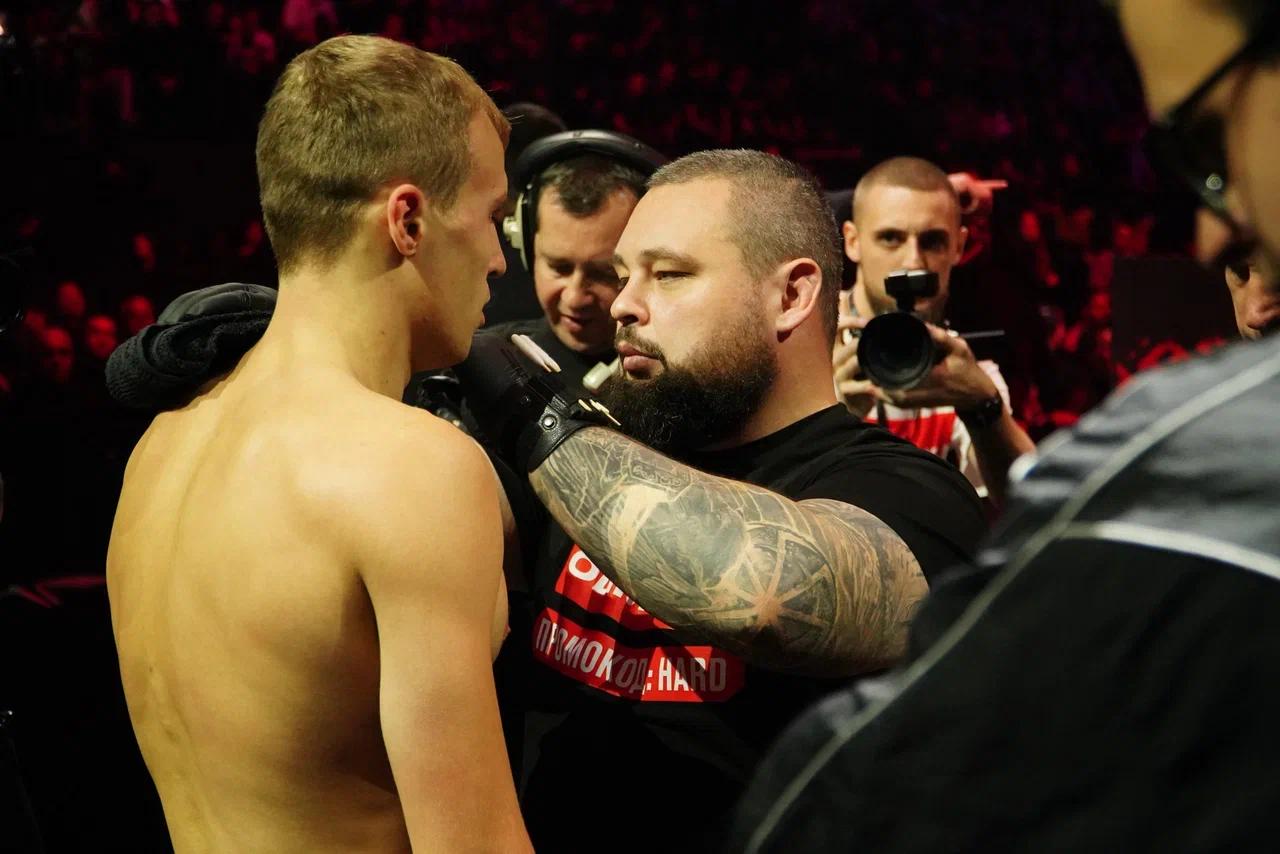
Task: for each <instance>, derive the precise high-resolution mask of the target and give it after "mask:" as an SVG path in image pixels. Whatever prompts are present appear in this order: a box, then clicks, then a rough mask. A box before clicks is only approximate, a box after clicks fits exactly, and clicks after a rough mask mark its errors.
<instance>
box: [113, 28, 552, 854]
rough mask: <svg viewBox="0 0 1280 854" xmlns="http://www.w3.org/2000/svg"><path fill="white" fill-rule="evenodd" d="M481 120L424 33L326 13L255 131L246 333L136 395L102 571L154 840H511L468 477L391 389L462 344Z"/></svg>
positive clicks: (486, 270) (380, 845) (476, 516)
mask: <svg viewBox="0 0 1280 854" xmlns="http://www.w3.org/2000/svg"><path fill="white" fill-rule="evenodd" d="M507 130H508V126H507V123H506V121H505V120H504V119H503V118H502V117H501V114H500V113H499V112H498V111H497V109H496V108H495V107H494V105H493V103H492V102H491V101H490V99H489V98H488V97H487V96H486V95H485V94H484V92H483V91H482V90H481V89H480V88H479V87H478V86H477V85H476V83H475V82H474V81H473V80H472V79H471V78H470V77H468V76H467V74H466V73H465V72H464V71H463V70H462V69H461V68H459V67H458V66H457V65H455V64H454V63H452V62H451V61H449V60H446V59H443V58H441V57H438V56H433V55H431V54H428V53H425V52H422V51H419V50H416V49H414V48H411V47H407V46H404V45H400V44H398V43H395V42H391V41H388V40H384V39H379V38H373V37H354V36H345V37H340V38H336V39H331V40H329V41H327V42H324V43H322V44H320V45H318V46H317V47H315V48H312V49H311V50H308V51H306V52H305V53H303V54H301V55H300V56H298V57H297V58H296V59H294V60H293V61H292V62H291V63H290V64H289V66H288V68H286V69H285V72H284V74H283V76H282V77H281V79H280V81H279V83H278V84H277V87H276V90H275V93H274V94H273V95H272V98H271V101H270V102H269V103H268V105H267V108H266V112H265V115H264V117H263V119H262V123H261V125H260V127H259V131H258V143H257V163H258V178H259V182H260V185H261V194H262V206H263V212H264V215H265V219H266V224H267V229H268V233H269V234H270V237H271V243H272V248H273V250H274V252H275V256H276V260H277V264H278V267H279V270H280V288H279V301H278V305H277V307H276V311H275V315H274V317H273V319H272V320H271V323H270V326H269V327H268V329H267V331H266V333H265V335H264V336H263V338H262V340H261V342H260V343H258V345H257V346H255V347H254V348H253V349H252V350H251V351H250V352H249V353H248V354H247V355H246V356H245V357H244V358H243V359H242V360H241V361H240V363H239V364H238V365H237V366H236V367H235V368H234V369H233V370H232V371H231V372H230V373H229V374H228V375H225V376H223V377H220V378H217V379H215V380H213V381H211V382H210V383H208V384H206V385H205V386H204V387H202V388H201V389H200V391H199V392H198V393H197V394H196V395H195V396H194V397H193V398H192V399H191V400H190V401H189V402H187V403H186V404H185V405H183V406H180V407H177V408H174V409H171V410H169V411H166V412H163V413H161V414H160V415H158V416H157V417H156V418H155V420H154V422H153V423H152V425H151V427H150V429H149V430H148V431H147V433H146V435H145V436H144V437H143V438H142V440H141V442H140V443H139V444H138V447H137V448H136V449H135V451H134V453H133V456H132V458H131V459H130V461H129V467H128V469H127V471H126V474H125V479H124V488H123V493H122V495H121V497H120V504H119V507H118V509H117V513H116V520H115V527H114V529H113V531H112V536H111V548H110V553H109V557H108V567H107V578H108V587H109V591H110V597H111V610H112V619H113V622H114V627H115V634H116V643H117V647H118V650H119V655H120V668H121V674H122V677H123V680H124V688H125V694H126V697H127V699H128V703H129V711H130V715H131V717H132V720H133V725H134V728H135V730H136V732H137V737H138V742H139V744H140V746H141V748H142V753H143V756H144V758H145V759H146V762H147V766H148V768H149V769H150V771H151V774H152V776H153V777H154V778H155V782H156V786H157V788H158V789H159V792H160V797H161V800H162V801H163V803H164V811H165V817H166V820H167V822H168V826H169V831H170V834H171V836H172V838H173V843H174V847H175V848H176V850H177V851H178V852H185V851H236V852H241V851H270V852H282V851H306V852H321V851H342V852H352V851H402V850H408V849H409V848H410V847H411V846H412V847H413V848H416V849H418V850H424V851H454V850H460V849H463V848H466V849H467V850H486V851H489V850H492V851H516V850H527V849H528V846H529V843H528V839H527V836H526V835H525V831H524V827H523V825H522V823H521V821H520V814H519V810H518V807H517V804H516V798H515V793H514V787H513V785H512V780H511V774H510V769H509V765H508V762H507V757H506V754H505V750H504V747H503V739H502V734H501V731H500V725H499V720H498V709H497V704H496V701H495V698H494V686H493V679H492V671H491V663H492V659H493V656H494V655H495V654H496V653H497V650H498V647H499V645H500V643H501V642H502V639H503V634H504V628H505V625H506V605H505V602H506V599H505V590H504V588H503V585H502V580H501V559H502V534H501V521H500V512H499V505H498V495H497V486H496V482H495V479H494V476H493V472H492V469H491V468H490V466H489V464H488V461H487V459H486V458H485V456H484V455H483V453H482V452H481V451H480V450H479V448H478V447H477V446H476V445H474V444H473V443H472V442H471V440H470V439H468V438H466V437H465V436H463V434H462V433H460V432H459V431H458V430H456V429H454V428H453V427H452V426H451V425H449V424H446V423H444V422H442V421H439V420H438V419H436V418H434V417H432V416H430V415H428V414H426V413H424V412H422V411H421V410H417V409H413V408H410V407H408V406H404V405H402V404H401V403H400V402H399V397H400V393H401V390H402V389H403V388H404V386H405V382H406V381H407V380H408V378H409V375H410V372H411V371H414V370H422V369H426V368H432V367H443V366H446V365H450V364H453V363H455V362H457V361H459V360H460V359H461V358H462V357H463V356H464V355H465V354H466V352H467V348H468V346H469V343H470V341H471V336H472V333H473V332H474V331H475V329H476V328H477V327H478V326H479V325H480V324H481V322H482V318H483V314H482V308H483V306H484V303H485V301H486V300H487V298H488V290H487V286H486V282H485V279H486V277H487V276H489V275H492V274H497V273H501V272H502V270H503V268H504V263H503V256H502V250H501V248H500V246H499V244H498V237H497V233H496V231H495V229H494V225H493V223H492V222H491V217H492V216H494V215H496V214H497V213H498V212H499V211H500V210H501V207H502V204H503V202H504V201H505V198H506V177H505V175H504V173H503V145H504V138H505V136H506V133H507Z"/></svg>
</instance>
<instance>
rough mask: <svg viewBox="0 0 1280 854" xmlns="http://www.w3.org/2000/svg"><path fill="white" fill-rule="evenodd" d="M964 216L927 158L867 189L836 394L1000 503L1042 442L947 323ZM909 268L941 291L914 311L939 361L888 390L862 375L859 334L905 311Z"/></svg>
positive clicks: (894, 165) (850, 228) (896, 168)
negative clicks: (904, 278)
mask: <svg viewBox="0 0 1280 854" xmlns="http://www.w3.org/2000/svg"><path fill="white" fill-rule="evenodd" d="M961 213H962V212H961V204H960V198H959V196H958V194H957V192H956V189H955V187H954V186H953V184H952V182H951V181H950V180H949V179H948V177H947V175H946V174H945V173H944V172H943V171H942V170H941V169H939V168H938V167H936V166H934V165H933V164H932V163H929V162H928V161H925V160H920V159H918V158H912V157H896V158H893V159H891V160H886V161H884V162H883V163H881V164H879V165H878V166H875V167H874V168H872V169H871V171H869V172H868V173H867V174H866V175H864V176H863V178H862V180H861V181H859V182H858V185H857V187H856V189H855V190H854V193H853V203H852V215H853V219H852V220H851V221H848V222H845V223H844V227H843V231H844V249H845V254H846V255H847V256H848V258H849V260H851V261H853V262H854V263H856V264H857V265H858V278H857V281H856V282H855V284H854V286H853V290H852V291H851V294H850V303H851V305H848V306H844V308H845V309H846V310H845V311H843V312H842V315H841V318H840V330H841V338H840V340H839V342H838V343H837V345H836V347H835V350H834V353H833V363H834V366H835V379H836V388H837V392H838V393H839V395H840V398H841V400H842V401H843V402H844V404H845V406H846V407H848V408H849V410H850V411H851V412H853V413H854V414H855V415H860V416H862V417H863V418H865V419H867V420H869V421H875V422H879V423H881V424H883V425H884V426H885V427H886V428H888V429H889V431H890V432H892V433H894V434H896V435H899V436H902V437H903V438H906V439H908V440H909V441H911V442H912V443H913V444H915V445H917V446H918V447H921V448H924V449H925V450H928V451H931V452H933V453H935V454H938V455H939V456H941V457H944V458H947V457H953V456H954V461H955V462H956V464H957V465H959V466H960V468H961V470H962V471H963V472H964V473H965V475H966V476H967V477H968V478H969V480H970V481H971V482H972V483H973V484H974V486H975V487H977V488H978V490H979V493H980V494H984V493H985V494H989V495H990V496H991V498H992V499H994V500H995V501H996V502H997V503H1000V502H1003V500H1004V494H1005V484H1006V481H1007V478H1008V471H1009V466H1010V464H1011V463H1012V462H1013V461H1014V460H1015V459H1017V458H1018V457H1020V456H1021V455H1023V454H1025V453H1028V452H1031V451H1034V450H1035V445H1034V444H1033V443H1032V441H1031V439H1030V438H1029V437H1028V436H1027V434H1026V433H1025V432H1024V431H1023V430H1022V428H1021V427H1019V426H1018V425H1017V423H1016V422H1015V421H1014V419H1013V416H1012V413H1011V412H1010V411H1009V406H1008V400H1007V399H1006V398H1007V395H1008V391H1007V389H1006V388H1005V383H1004V379H1003V378H1002V377H1001V376H1000V371H999V369H998V368H997V366H996V365H995V363H993V362H979V361H977V360H976V359H975V358H974V355H973V351H972V350H970V348H969V345H968V344H967V343H966V342H965V341H964V340H963V339H961V338H959V337H957V336H955V335H952V334H950V333H948V332H947V330H945V329H944V328H942V326H941V324H942V323H943V319H944V316H945V311H946V305H947V298H948V296H949V293H950V281H951V270H952V268H953V267H954V266H955V265H956V264H957V263H959V261H960V259H961V257H962V256H963V253H964V249H965V241H966V238H967V236H968V232H967V229H966V228H965V227H964V226H963V225H962V224H961ZM900 270H928V271H930V272H933V273H935V274H936V275H937V293H936V294H935V295H934V296H932V297H927V298H922V299H919V300H917V301H916V303H915V306H914V309H915V313H916V314H917V315H918V316H919V317H921V318H923V319H924V320H925V321H927V322H928V323H929V324H931V326H930V328H929V331H930V334H931V336H932V338H933V342H934V346H935V348H936V351H937V362H938V364H937V365H936V366H935V367H934V368H933V370H932V371H930V372H929V373H928V374H927V375H926V376H925V377H924V379H923V380H922V381H920V382H919V384H917V385H916V386H914V387H913V388H909V389H888V388H881V387H878V386H877V385H876V384H875V383H873V382H872V381H871V380H869V379H866V378H865V377H864V376H863V375H862V366H861V365H860V364H859V360H858V346H859V338H858V337H857V333H858V332H860V331H861V330H862V329H863V328H864V327H865V326H866V324H867V322H868V321H869V320H870V319H871V318H873V317H876V316H878V315H882V314H885V313H887V312H891V311H894V310H896V309H897V307H898V306H897V303H896V302H895V300H894V299H893V297H892V296H891V295H890V294H889V293H888V292H887V291H886V289H885V279H886V278H887V277H888V276H889V275H890V274H892V273H894V272H897V271H900ZM846 330H847V331H848V334H846Z"/></svg>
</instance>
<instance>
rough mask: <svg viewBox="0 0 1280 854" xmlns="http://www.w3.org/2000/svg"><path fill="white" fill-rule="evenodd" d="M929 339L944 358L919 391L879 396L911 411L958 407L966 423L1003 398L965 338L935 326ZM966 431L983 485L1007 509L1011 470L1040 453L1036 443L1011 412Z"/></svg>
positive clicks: (879, 392)
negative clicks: (979, 408) (1020, 460)
mask: <svg viewBox="0 0 1280 854" xmlns="http://www.w3.org/2000/svg"><path fill="white" fill-rule="evenodd" d="M929 334H930V335H931V336H932V337H933V342H934V346H935V347H937V349H938V352H939V354H941V356H942V358H941V360H940V361H939V362H938V364H936V365H934V367H933V370H932V371H930V372H929V374H928V375H927V376H926V377H925V378H924V380H923V381H921V383H920V384H919V385H917V386H916V387H915V388H911V389H903V390H898V391H888V390H886V389H882V388H876V389H875V395H876V397H877V398H878V399H880V400H883V401H885V402H886V403H892V404H893V405H894V406H900V407H903V408H905V409H911V408H915V407H920V406H953V407H955V408H956V410H957V412H959V413H960V414H961V418H962V420H963V417H964V415H963V413H964V412H965V410H971V409H973V408H974V407H976V406H978V405H979V404H981V403H982V402H983V401H987V400H990V399H991V398H992V397H994V396H996V395H997V394H999V389H998V388H997V387H996V384H995V381H994V380H993V379H992V378H991V377H990V376H988V375H987V372H986V371H985V370H983V368H982V366H981V365H979V364H978V360H977V359H975V358H974V355H973V350H971V349H969V344H968V342H966V341H965V340H964V339H963V338H960V337H958V336H957V335H955V334H954V333H952V332H949V331H947V330H945V329H942V328H941V327H938V326H934V325H933V324H929ZM965 426H966V427H968V428H969V438H970V439H971V440H972V442H973V444H972V447H971V453H972V454H973V456H974V458H975V459H974V461H975V462H976V463H977V467H978V470H979V471H980V472H981V475H982V482H983V483H984V484H985V485H986V487H987V490H988V493H989V495H990V496H991V499H992V500H993V501H994V502H995V503H996V504H997V505H999V504H1003V503H1004V497H1005V492H1006V489H1007V487H1008V480H1009V466H1010V465H1012V464H1013V461H1014V460H1016V459H1017V458H1018V457H1020V456H1022V455H1023V454H1027V453H1034V452H1035V449H1036V446H1035V443H1034V442H1032V441H1031V437H1030V436H1028V435H1027V434H1026V431H1024V430H1023V429H1022V428H1021V427H1019V426H1018V422H1016V421H1014V420H1013V414H1012V413H1011V412H1010V411H1009V410H1008V408H1007V407H1005V408H1004V410H1003V412H1001V414H1000V418H999V419H998V420H996V421H994V422H990V423H982V424H973V423H971V422H965ZM975 485H976V482H975Z"/></svg>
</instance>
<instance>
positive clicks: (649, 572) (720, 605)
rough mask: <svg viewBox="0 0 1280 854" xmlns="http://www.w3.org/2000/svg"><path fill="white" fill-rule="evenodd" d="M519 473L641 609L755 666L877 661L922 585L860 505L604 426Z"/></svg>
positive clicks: (853, 668) (896, 648)
mask: <svg viewBox="0 0 1280 854" xmlns="http://www.w3.org/2000/svg"><path fill="white" fill-rule="evenodd" d="M530 482H531V483H532V485H533V488H534V490H535V491H536V492H537V494H538V495H539V497H540V498H541V499H542V500H543V502H544V503H545V504H546V506H547V508H548V509H549V510H550V511H551V514H552V515H553V516H554V517H555V519H556V521H557V522H559V523H560V525H561V526H562V527H563V528H564V530H565V531H566V532H567V533H568V534H569V535H570V536H571V537H573V538H574V540H575V541H576V542H577V543H578V544H579V545H581V546H582V548H583V549H584V550H585V551H586V552H587V553H588V554H589V555H591V558H592V560H594V561H595V562H596V563H597V564H598V565H599V566H600V568H601V569H602V570H603V571H604V572H605V574H606V575H608V576H609V577H610V578H611V579H612V580H613V581H614V582H615V583H616V584H618V586H619V587H621V588H622V589H623V590H624V591H626V592H627V593H628V594H629V595H630V596H631V597H632V598H633V599H635V600H636V601H637V602H638V603H640V605H642V606H643V607H644V608H645V609H646V610H648V611H649V612H650V613H652V614H654V616H656V617H658V618H659V619H662V620H663V621H665V622H667V623H669V624H670V625H672V626H673V627H675V628H676V629H677V630H680V631H682V632H684V633H685V634H687V635H689V636H696V637H698V638H701V639H705V640H707V641H709V642H712V643H715V644H717V645H719V646H722V647H724V648H725V649H728V650H731V651H733V652H735V653H737V654H739V655H741V656H742V657H744V658H745V659H747V660H748V661H751V662H753V663H756V664H759V665H762V666H766V667H773V668H778V669H786V670H791V671H802V672H808V673H814V674H819V675H829V676H836V675H847V674H854V673H859V672H865V671H867V670H871V669H876V668H880V667H884V666H886V665H888V664H890V663H891V662H893V661H894V660H896V659H897V658H898V657H899V656H900V655H901V654H902V651H903V648H904V646H903V645H904V642H905V629H906V625H907V622H908V621H909V619H910V617H911V614H912V610H913V608H914V606H915V604H916V602H917V601H918V600H919V599H920V597H922V596H923V595H924V593H925V592H926V590H927V585H926V583H925V580H924V576H923V574H922V573H921V571H920V567H919V564H918V563H917V562H916V560H915V558H914V556H913V555H912V553H911V551H910V550H909V549H908V548H907V546H906V544H905V543H904V542H903V541H902V540H901V539H900V538H899V537H898V535H897V534H896V533H894V531H893V530H892V529H891V528H889V527H888V526H887V525H885V524H884V523H883V522H881V521H880V520H879V519H877V518H876V517H875V516H872V515H871V514H870V513H867V512H865V511H863V510H860V509H858V508H856V507H853V506H851V505H849V504H845V503H843V502H839V501H830V500H810V501H800V502H795V501H791V500H789V499H787V498H784V497H782V496H781V495H778V494H776V493H773V492H770V491H768V490H766V489H763V488H760V487H757V486H753V485H750V484H746V483H740V482H737V481H731V480H727V479H724V478H720V477H715V476H712V475H708V474H705V473H703V472H700V471H698V470H696V469H692V468H689V467H688V466H684V465H681V464H680V463H677V462H675V461H673V460H671V459H668V458H667V457H664V456H663V455H661V454H659V453H657V452H656V451H653V450H650V449H649V448H646V447H645V446H643V445H641V444H639V443H637V442H634V441H632V440H630V439H628V438H626V437H624V436H622V435H620V434H618V433H615V432H613V431H611V430H603V429H598V428H589V429H586V430H581V431H579V432H577V433H575V434H574V435H573V436H571V437H570V438H569V439H567V440H566V441H565V442H564V443H563V444H562V445H561V446H560V447H559V448H557V449H556V451H555V452H554V453H553V454H551V455H550V456H549V457H548V458H547V459H546V460H545V461H544V462H543V463H542V464H541V465H540V466H538V468H537V469H535V470H534V471H533V473H532V474H531V476H530Z"/></svg>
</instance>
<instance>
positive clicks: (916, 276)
mask: <svg viewBox="0 0 1280 854" xmlns="http://www.w3.org/2000/svg"><path fill="white" fill-rule="evenodd" d="M884 289H885V291H887V292H888V294H889V296H891V297H893V299H894V301H895V302H896V303H897V304H898V308H897V310H896V311H891V312H888V313H886V314H881V315H879V316H878V317H873V318H872V319H871V320H870V321H868V323H867V325H866V326H865V327H864V328H863V330H862V336H861V341H859V343H858V364H859V366H860V367H861V369H862V373H864V374H865V375H866V376H867V378H868V379H870V380H871V381H872V382H874V383H875V384H876V385H878V386H880V387H881V388H887V389H906V388H912V387H914V386H916V385H918V384H919V383H920V381H921V380H922V379H924V378H925V376H927V375H928V373H929V371H930V370H932V369H933V366H934V364H936V362H937V356H938V354H937V348H936V347H935V346H934V343H933V337H932V336H931V335H930V334H929V328H928V327H927V326H925V323H924V321H923V320H921V319H920V318H919V317H917V316H916V314H915V304H916V300H919V299H927V298H929V297H932V296H936V295H937V293H938V274H937V273H934V272H931V271H929V270H898V271H897V272H895V273H890V274H889V275H888V276H885V279H884Z"/></svg>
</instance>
